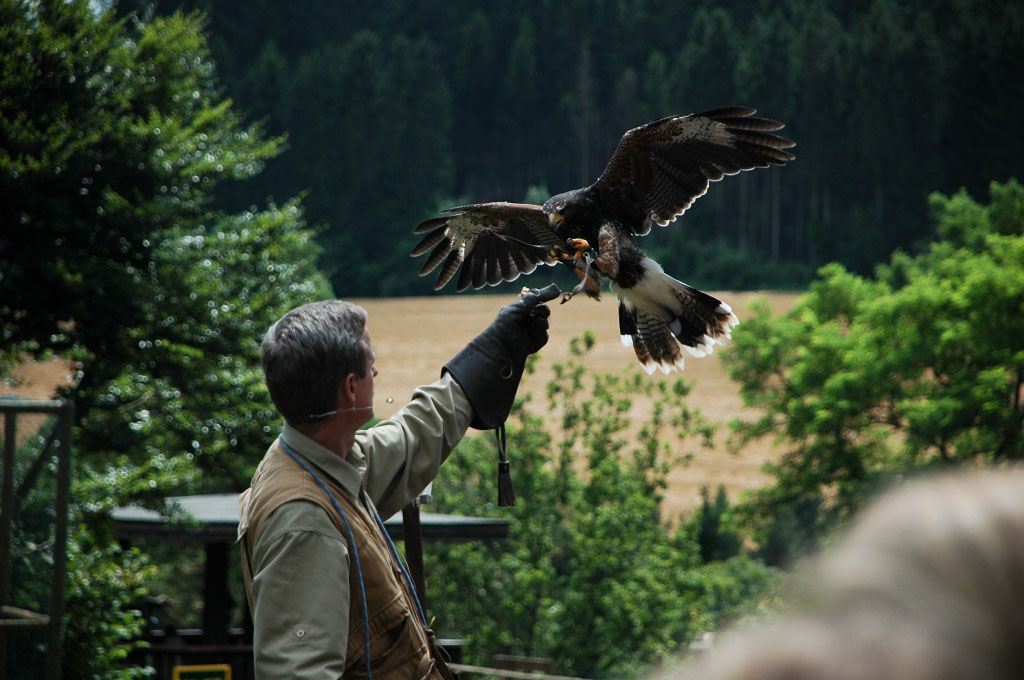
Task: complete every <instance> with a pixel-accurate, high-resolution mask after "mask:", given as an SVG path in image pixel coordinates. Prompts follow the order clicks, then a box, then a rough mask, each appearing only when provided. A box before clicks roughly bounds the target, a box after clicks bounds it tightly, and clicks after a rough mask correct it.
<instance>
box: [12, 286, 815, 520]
mask: <svg viewBox="0 0 1024 680" xmlns="http://www.w3.org/2000/svg"><path fill="white" fill-rule="evenodd" d="M716 295H717V296H718V297H719V298H721V299H723V300H725V301H726V302H728V303H729V304H730V305H731V306H732V307H733V309H734V310H736V313H737V314H738V315H739V317H740V319H741V321H742V319H743V318H746V317H749V316H751V314H752V312H751V310H750V308H749V305H750V302H751V301H752V300H755V299H760V300H763V301H764V302H766V303H767V304H768V305H769V306H770V307H771V308H772V309H773V310H774V311H775V313H781V312H784V311H786V310H788V309H789V308H790V307H792V305H793V303H794V301H795V300H796V297H797V294H795V293H771V292H767V293H753V292H741V293H716ZM512 299H513V298H512V297H511V296H496V295H465V296H461V295H460V296H443V297H424V298H393V299H365V300H354V302H357V303H358V304H360V305H362V306H363V307H365V308H366V309H367V311H368V312H369V315H370V317H369V321H368V324H369V328H370V334H371V336H372V338H373V344H374V348H375V350H376V352H377V357H378V362H377V365H378V368H379V369H380V375H379V376H378V377H377V381H376V386H375V391H376V395H375V404H374V409H375V411H376V414H377V416H378V417H382V418H384V417H387V416H389V415H391V414H392V413H394V412H395V411H396V410H397V409H398V408H400V407H401V406H402V404H404V403H405V401H406V400H407V399H408V398H409V396H410V395H411V394H412V391H413V389H415V387H416V386H417V385H421V384H423V383H427V382H431V381H433V380H434V379H435V378H437V376H438V375H439V374H440V370H441V366H442V365H443V364H444V362H445V361H447V360H448V359H449V358H451V357H452V355H454V354H455V353H456V352H457V351H459V350H460V349H461V348H462V346H463V345H464V344H465V343H466V342H468V341H469V340H470V339H471V338H472V337H473V336H474V335H476V334H477V333H478V332H479V331H480V330H482V329H483V328H484V327H486V326H487V324H489V323H490V322H491V320H492V319H493V318H494V315H495V313H497V310H498V308H500V307H501V306H502V305H503V304H507V303H508V302H510V301H511V300H512ZM550 306H551V309H552V314H551V340H550V342H549V343H548V345H547V346H546V347H545V348H544V349H543V350H541V358H540V361H539V363H538V370H537V373H536V374H534V375H529V376H526V378H525V380H524V381H523V385H522V387H521V388H520V391H521V392H522V391H529V392H532V393H533V395H534V400H533V402H532V404H531V408H532V409H534V410H535V411H536V412H537V413H538V414H539V415H544V416H546V417H547V418H549V421H550V424H551V425H552V426H553V425H555V424H556V422H557V420H556V419H557V414H555V415H552V414H547V413H545V412H544V408H545V401H546V400H545V399H544V396H543V395H544V387H545V385H546V384H547V382H548V381H549V380H550V379H551V378H552V368H551V367H552V364H554V363H555V362H557V361H563V360H565V359H567V358H568V356H569V339H570V338H572V337H574V336H578V335H580V334H582V333H583V331H585V330H591V331H593V332H594V334H595V336H596V338H597V343H596V345H595V346H594V348H593V350H592V351H591V352H590V353H589V354H588V359H587V361H588V364H589V365H590V366H591V367H592V368H593V369H594V370H597V371H602V372H603V371H619V370H621V369H622V368H624V367H626V366H631V365H634V364H635V363H636V358H635V356H634V355H633V350H632V349H628V348H624V347H623V346H622V344H621V342H620V341H619V331H618V315H617V313H616V306H615V298H614V297H613V296H611V295H608V294H606V295H605V296H604V298H603V299H602V301H601V302H593V301H591V300H589V299H586V298H583V297H582V296H581V297H579V298H577V299H575V300H573V301H572V302H570V303H569V304H566V305H559V304H558V302H557V301H555V302H553V303H552V304H551V305H550ZM68 373H69V371H68V369H67V367H66V364H64V363H63V362H61V361H59V360H51V361H45V362H39V363H36V364H25V365H22V366H19V367H18V368H17V369H16V371H15V377H17V378H18V379H20V384H15V383H10V382H7V383H0V397H3V396H11V395H18V396H23V397H30V398H48V397H50V396H52V395H53V391H54V389H55V388H56V386H57V385H59V384H64V383H66V382H67V381H68V380H70V376H69V375H68ZM660 375H661V374H660V373H656V374H655V377H657V376H660ZM683 375H684V377H685V378H686V379H687V380H689V381H690V382H691V383H693V391H692V392H691V394H690V396H689V398H688V399H689V404H690V405H691V406H692V407H695V408H697V409H699V410H700V411H701V413H703V414H704V416H705V417H706V418H708V419H709V420H711V421H713V422H718V423H726V422H728V421H729V420H730V419H732V418H735V417H737V416H743V415H747V416H749V415H751V414H750V413H749V412H747V411H745V410H744V409H743V408H742V404H741V401H740V396H739V392H738V389H737V386H736V385H735V384H734V383H732V382H731V381H729V379H728V378H726V376H725V374H724V372H723V370H722V366H721V363H720V359H719V355H718V354H714V355H712V356H710V357H706V358H704V359H696V358H692V357H689V356H687V360H686V370H685V371H684V373H683ZM388 397H391V398H393V400H394V401H393V402H392V403H387V401H386V400H387V398H388ZM642 407H643V406H642V405H639V406H638V407H637V408H642ZM24 425H25V426H27V425H29V424H28V423H27V422H26V423H25V424H24ZM25 426H23V427H22V428H19V429H20V434H21V435H22V436H24V435H25V433H27V432H31V431H34V429H35V428H33V427H25ZM552 429H554V428H552ZM721 430H722V431H721V432H720V434H719V437H718V438H717V442H716V446H715V448H714V449H710V450H708V449H698V450H697V451H695V454H696V455H695V458H694V460H693V461H692V462H691V463H690V464H689V465H687V466H683V467H679V468H676V469H675V470H673V471H672V472H671V473H670V475H669V480H668V481H669V488H668V490H667V493H666V499H665V505H666V507H665V510H666V517H669V518H671V517H673V516H675V515H677V514H678V513H679V512H680V511H682V510H686V509H689V508H691V507H693V505H694V504H695V503H696V502H697V501H698V500H699V493H700V488H701V486H703V485H707V486H709V487H710V488H711V489H712V490H714V489H716V488H717V487H718V485H719V484H723V485H725V488H726V490H727V491H728V492H729V493H730V495H734V494H736V493H738V492H740V491H742V490H745V489H751V488H756V487H757V486H760V485H761V484H762V483H763V482H764V480H765V478H764V475H763V474H762V473H761V470H760V468H761V465H762V464H763V463H764V462H765V461H766V460H770V459H771V458H772V457H773V456H775V455H777V452H776V451H775V449H774V448H773V447H772V446H771V442H758V443H755V444H752V445H751V446H748V447H746V448H745V449H744V450H742V451H740V452H739V453H738V454H730V453H728V451H726V448H725V428H724V427H723V428H721ZM19 438H20V437H19ZM511 453H512V457H513V460H514V456H515V453H514V452H511Z"/></svg>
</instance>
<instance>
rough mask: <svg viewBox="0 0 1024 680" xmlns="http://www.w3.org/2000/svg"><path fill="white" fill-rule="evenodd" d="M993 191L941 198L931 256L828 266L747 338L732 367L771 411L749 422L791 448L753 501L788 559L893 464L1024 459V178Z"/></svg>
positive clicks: (746, 328)
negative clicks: (862, 266) (870, 270)
mask: <svg viewBox="0 0 1024 680" xmlns="http://www.w3.org/2000/svg"><path fill="white" fill-rule="evenodd" d="M990 192H991V201H990V202H989V203H988V204H987V205H980V204H978V203H976V202H975V201H974V200H973V199H972V198H971V197H970V196H969V194H968V193H967V192H966V191H962V190H961V191H959V192H957V193H956V194H954V195H952V196H944V195H941V194H935V195H933V196H932V197H931V201H930V203H931V208H932V211H933V214H934V216H935V219H936V222H937V228H938V236H939V239H940V240H938V241H936V242H935V243H933V244H932V245H931V247H930V248H929V249H928V250H927V251H926V252H924V253H922V254H920V255H918V256H916V257H911V256H909V255H907V254H905V253H902V252H897V253H896V254H895V255H893V257H892V259H891V261H890V263H889V264H888V265H885V266H881V267H879V268H878V271H877V274H876V276H875V277H874V278H865V277H861V276H857V275H855V274H852V273H850V272H849V271H847V270H846V269H844V268H843V267H842V266H841V265H838V264H833V265H829V266H827V267H824V268H823V269H822V270H821V272H820V273H819V276H818V279H817V280H816V281H815V282H814V283H813V284H812V285H811V288H810V291H809V292H808V293H807V294H806V295H805V296H804V297H803V298H801V300H800V302H799V303H798V304H797V305H796V307H795V308H794V309H793V310H792V311H791V312H789V313H788V314H786V315H785V316H783V317H774V318H773V317H771V316H770V315H768V314H767V313H765V312H762V313H761V314H760V315H759V316H758V317H757V318H754V319H750V320H748V321H745V322H744V324H743V325H742V326H740V328H739V330H738V332H737V333H736V334H735V343H734V345H733V347H732V348H730V350H729V351H728V353H727V355H726V357H727V366H728V367H729V371H730V373H731V376H732V377H733V378H734V379H735V380H737V381H739V383H740V385H741V387H742V391H743V395H744V398H745V401H746V402H747V403H748V404H749V405H751V406H756V407H758V408H759V409H761V410H762V412H763V413H764V415H763V416H762V417H761V418H759V419H757V420H756V421H753V422H747V423H740V424H739V434H740V435H741V438H749V437H757V436H762V435H766V434H770V433H773V434H774V435H775V436H777V437H778V438H779V439H781V440H782V441H783V442H785V443H786V444H787V445H788V451H787V452H786V454H785V455H784V456H783V457H782V458H781V459H780V460H779V461H778V462H777V463H774V464H772V465H770V466H769V469H770V471H771V472H772V474H773V476H774V478H775V480H774V483H773V484H772V485H771V486H769V487H767V488H765V489H763V490H761V491H759V492H757V493H756V494H755V495H754V497H753V499H752V500H751V501H750V504H749V507H748V511H749V513H750V516H751V518H752V519H753V520H754V521H755V525H754V526H756V527H760V531H761V536H760V537H761V539H762V541H763V542H765V543H766V544H771V545H774V546H775V547H774V548H773V551H774V552H773V559H783V558H784V557H785V555H786V554H787V553H791V552H792V549H794V548H799V547H801V544H806V543H808V542H811V541H813V540H814V538H815V536H816V535H820V534H821V532H822V531H824V530H825V529H827V528H829V527H831V526H834V525H835V523H836V522H838V521H841V520H843V519H844V518H846V517H847V516H848V515H849V513H850V512H851V511H852V510H854V509H856V508H857V507H859V506H860V505H861V504H862V502H863V499H864V498H865V497H866V496H867V495H868V494H870V493H871V492H873V491H875V490H876V487H877V485H878V484H880V483H883V482H885V481H887V480H888V479H890V478H892V476H893V475H898V474H901V473H906V472H910V471H914V470H919V469H922V468H928V467H931V466H936V465H953V464H976V463H1000V462H1006V461H1018V460H1020V459H1021V458H1024V403H1022V396H1024V187H1022V185H1021V184H1020V183H1019V182H1017V181H1015V180H1011V181H1009V182H1007V183H1005V184H1000V183H993V184H992V185H991V188H990ZM798 515H799V516H798ZM797 519H798V520H799V521H794V520H797ZM780 521H781V522H782V523H783V524H786V523H788V524H789V525H790V526H791V528H792V529H794V530H796V533H795V534H793V535H791V539H793V540H791V541H790V543H791V545H789V546H779V545H778V541H779V539H780V533H785V532H779V528H780V527H779V526H778V524H779V522H780ZM772 532H775V535H774V536H772V535H771V534H772Z"/></svg>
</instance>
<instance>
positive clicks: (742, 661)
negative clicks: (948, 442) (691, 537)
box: [684, 470, 1024, 680]
mask: <svg viewBox="0 0 1024 680" xmlns="http://www.w3.org/2000/svg"><path fill="white" fill-rule="evenodd" d="M796 578H798V579H799V580H798V581H797V584H796V585H797V588H798V589H799V590H798V595H797V598H796V599H797V600H799V602H798V604H797V608H796V609H795V610H794V611H792V612H791V613H789V614H787V615H784V616H782V617H780V618H779V619H778V620H776V621H775V622H774V623H771V624H768V625H764V626H762V627H759V628H752V629H746V630H740V631H737V632H734V633H727V634H725V635H724V636H722V638H720V639H721V644H719V645H717V646H716V648H715V649H714V650H713V651H712V652H710V653H709V655H708V656H707V657H706V658H704V659H701V661H700V662H699V663H697V664H695V665H693V666H692V667H690V668H688V669H687V672H686V673H685V674H684V677H693V678H704V679H708V680H725V679H730V680H748V679H750V680H752V679H754V678H757V679H758V680H776V679H778V680H781V679H783V678H786V679H788V680H801V679H803V678H808V679H810V678H828V679H830V680H867V679H875V678H900V679H901V680H926V679H927V680H934V679H940V678H941V679H946V678H949V679H950V680H952V679H954V678H963V679H968V678H971V679H973V678H987V679H998V678H1024V470H998V471H995V470H993V471H986V472H963V473H953V474H948V473H947V474H943V475H941V476H935V477H930V478H925V479H922V480H918V481H915V482H911V483H909V484H907V485H905V486H903V487H900V488H898V489H896V490H893V491H891V492H889V493H888V494H886V495H885V496H883V497H882V498H881V499H880V500H879V501H878V502H876V503H875V504H874V505H873V506H871V507H870V508H869V509H868V510H867V511H866V512H865V513H864V514H863V515H861V516H860V518H859V519H858V521H857V522H856V523H855V524H854V525H853V527H852V528H851V530H850V532H849V533H848V534H847V535H846V536H845V537H844V538H843V539H842V540H841V541H840V542H839V543H838V544H837V545H835V546H834V548H833V549H831V550H830V551H828V552H827V553H825V554H824V555H823V556H821V557H820V558H819V559H818V560H816V561H815V562H814V563H813V564H812V565H810V566H809V567H808V568H807V569H805V570H804V572H803V573H802V574H800V575H799V576H797V577H796Z"/></svg>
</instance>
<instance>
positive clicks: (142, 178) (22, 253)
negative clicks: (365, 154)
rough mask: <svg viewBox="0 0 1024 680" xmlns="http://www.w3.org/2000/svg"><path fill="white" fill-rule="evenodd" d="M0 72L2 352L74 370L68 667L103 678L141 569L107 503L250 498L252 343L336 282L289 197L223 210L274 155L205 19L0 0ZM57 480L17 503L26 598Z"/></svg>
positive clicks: (266, 420) (260, 407)
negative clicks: (229, 90)
mask: <svg viewBox="0 0 1024 680" xmlns="http://www.w3.org/2000/svg"><path fill="white" fill-rule="evenodd" d="M0 73H2V78H0V224H2V225H3V229H2V231H0V339H2V348H0V353H2V354H3V357H4V363H5V364H9V363H10V362H13V361H16V360H20V359H22V358H25V357H38V356H45V355H46V354H48V353H57V354H60V355H61V356H64V357H66V358H68V359H70V360H72V361H73V362H74V365H75V367H76V369H77V380H76V382H75V384H74V385H72V386H71V387H69V388H68V389H67V391H66V393H65V395H64V396H66V397H67V398H70V399H72V400H73V401H74V403H75V409H76V415H77V419H76V420H77V422H76V426H77V427H76V428H75V450H76V470H75V489H74V493H73V497H74V499H75V504H74V508H73V517H74V520H73V522H74V525H76V526H77V528H76V529H75V530H74V531H73V532H72V538H71V545H70V548H69V552H70V556H71V561H70V564H69V610H68V629H67V650H66V651H67V653H66V656H65V676H66V677H113V676H114V670H113V669H112V667H111V664H114V663H116V662H119V660H120V659H121V658H122V657H123V656H124V653H123V647H122V645H123V643H124V640H125V639H126V638H127V637H129V636H130V635H131V633H132V632H133V631H134V630H135V628H134V622H133V619H132V615H131V614H130V613H126V612H128V611H129V610H126V609H124V608H123V607H122V606H121V605H124V606H125V607H127V605H128V603H129V602H131V601H132V600H133V598H134V597H135V596H136V595H137V594H138V593H137V592H136V588H142V587H143V586H144V584H145V583H146V582H147V579H148V576H147V574H150V570H148V568H145V567H144V566H143V564H144V561H143V560H142V559H141V558H138V557H137V556H135V555H134V553H131V552H124V551H121V550H119V549H118V548H117V547H116V546H113V545H112V544H111V540H112V537H111V536H110V535H109V533H108V532H106V531H105V530H104V526H103V523H102V521H101V520H102V515H101V514H98V513H97V511H100V510H104V509H108V508H109V507H110V506H111V505H113V504H120V503H125V502H127V501H129V500H134V501H139V500H146V499H154V500H155V499H162V498H163V497H164V496H166V495H172V494H174V493H184V492H190V491H199V490H219V491H227V490H232V489H234V490H240V489H242V488H244V487H245V486H246V485H247V484H248V478H249V474H250V473H251V469H252V467H253V465H254V464H255V462H256V461H258V460H259V457H260V455H261V453H262V451H263V449H264V447H265V440H266V436H267V431H268V430H270V429H271V428H276V422H275V421H276V417H275V415H274V411H273V407H272V406H271V404H270V401H269V398H268V396H267V394H266V391H265V389H264V388H263V387H262V381H261V373H260V371H259V363H258V349H259V341H260V338H261V336H262V333H263V331H264V330H265V329H266V328H267V327H268V326H269V325H270V323H272V322H273V320H275V319H276V318H277V317H278V316H280V315H281V314H282V313H283V312H284V311H286V310H287V309H289V308H290V307H292V306H294V305H296V304H299V303H301V302H305V301H308V300H310V299H313V298H319V297H324V296H327V295H329V294H330V291H329V288H328V286H327V283H326V280H325V279H324V278H323V277H322V276H321V275H320V274H319V272H318V271H317V270H316V268H315V259H316V256H317V254H318V252H319V249H318V247H317V246H316V245H315V243H314V242H313V241H312V232H311V231H310V230H309V229H307V228H306V227H305V225H304V223H303V218H302V212H301V207H300V205H299V203H298V202H296V201H289V202H287V203H284V204H282V205H275V204H273V203H271V204H268V205H266V206H265V207H262V208H258V207H256V206H255V205H253V206H252V207H250V208H248V209H246V210H244V211H241V212H238V213H236V214H226V213H224V212H223V211H221V210H220V209H218V208H217V207H216V206H215V204H214V203H215V201H214V197H215V192H216V190H217V189H218V187H219V186H221V185H222V183H223V182H225V181H231V180H238V179H244V178H247V177H250V176H252V175H254V174H255V173H257V172H258V171H259V170H260V168H261V167H262V166H263V163H264V162H265V161H266V160H267V159H268V158H270V157H272V156H274V155H275V154H276V153H278V152H279V151H280V148H281V147H280V141H279V140H277V139H274V138H267V137H265V136H264V135H263V134H262V132H261V131H260V128H259V127H258V126H254V125H250V124H246V123H243V121H242V120H241V117H240V116H239V115H238V114H237V113H235V112H234V110H233V108H232V107H231V103H230V102H229V101H226V100H223V99H222V98H221V97H220V96H219V95H218V86H217V82H216V80H215V75H214V71H213V65H212V62H211V61H210V60H209V55H208V50H207V46H206V39H205V37H204V35H203V33H202V26H201V21H200V19H199V17H198V16H181V15H175V16H172V17H168V18H162V19H155V20H153V21H152V22H150V23H147V24H142V23H138V22H135V21H129V20H117V19H116V18H115V17H114V16H113V14H112V13H111V12H98V11H97V10H96V8H95V7H94V6H93V3H90V2H87V1H82V2H59V3H50V2H32V1H29V0H21V1H16V0H0ZM255 202H256V201H253V203H255ZM260 202H262V201H260ZM34 457H35V454H34V452H33V451H26V452H24V453H23V454H22V455H20V456H19V465H18V473H19V474H18V476H19V477H21V476H22V475H24V474H25V472H24V471H25V470H26V469H27V468H28V467H29V466H30V465H31V461H32V459H33V458H34ZM50 485H52V478H49V477H47V476H46V475H42V476H41V477H40V482H39V484H38V485H37V488H36V489H35V490H34V491H33V492H31V493H27V494H26V495H25V496H23V500H24V502H25V505H24V508H25V513H24V515H23V517H22V519H23V520H24V523H23V525H20V528H19V531H21V530H23V531H26V532H28V533H23V534H19V540H20V542H19V546H20V548H21V549H22V552H20V553H19V554H18V559H19V569H21V570H22V571H21V573H22V574H23V575H26V576H25V578H23V579H20V580H15V583H16V584H18V586H19V588H21V589H22V590H21V591H20V592H18V593H15V594H14V600H13V601H15V602H18V601H19V600H25V601H34V600H37V599H38V598H37V597H36V596H35V595H34V594H33V593H34V592H35V589H36V584H35V583H34V579H37V578H40V579H43V578H47V575H48V574H49V571H50V569H49V568H48V567H47V566H46V559H47V557H46V555H48V554H49V551H48V541H49V539H48V538H47V537H46V533H45V531H43V529H40V528H38V527H37V529H38V531H42V532H43V533H41V534H39V535H37V534H35V533H32V531H30V528H31V527H32V526H35V525H36V524H39V523H40V522H41V523H42V525H41V526H43V527H47V526H50V525H49V524H48V523H47V522H45V518H46V517H47V513H51V512H52V507H51V506H52V486H50ZM43 601H44V602H45V599H44V600H43ZM82 612H91V615H88V616H86V615H83V614H82ZM119 650H120V651H119ZM8 659H9V661H10V662H11V663H17V662H18V660H16V659H13V658H12V657H10V656H9V657H8ZM21 659H23V660H26V663H27V662H28V661H27V657H21ZM126 672H127V671H126Z"/></svg>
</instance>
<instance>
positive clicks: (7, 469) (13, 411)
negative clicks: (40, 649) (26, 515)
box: [0, 398, 74, 680]
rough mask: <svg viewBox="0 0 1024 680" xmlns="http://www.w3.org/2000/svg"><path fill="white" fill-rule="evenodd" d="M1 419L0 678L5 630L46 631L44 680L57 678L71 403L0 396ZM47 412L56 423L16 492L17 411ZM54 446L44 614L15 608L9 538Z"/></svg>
mask: <svg viewBox="0 0 1024 680" xmlns="http://www.w3.org/2000/svg"><path fill="white" fill-rule="evenodd" d="M0 413H3V417H4V443H3V468H2V469H3V473H2V474H3V477H2V478H0V677H2V676H3V674H4V669H5V668H6V663H7V638H8V635H9V634H26V633H45V634H46V657H45V659H46V661H45V664H46V669H45V676H44V677H46V678H47V680H55V679H56V678H59V677H60V662H61V652H62V646H63V640H64V587H65V575H66V570H65V565H66V562H67V535H68V502H69V500H70V489H71V425H72V421H73V420H74V407H73V405H72V404H71V403H70V402H66V401H60V400H56V401H51V400H39V399H17V398H14V399H11V398H4V399H0ZM26 413H36V414H48V415H54V416H56V417H57V418H58V421H57V425H56V427H54V428H53V430H52V432H51V433H50V436H49V439H48V440H47V442H46V443H45V444H44V445H43V447H42V449H41V450H40V452H39V454H38V456H37V457H36V458H35V460H33V462H32V463H31V464H30V465H29V467H28V472H27V473H26V475H25V477H24V478H23V479H22V480H21V483H20V484H19V486H18V489H17V491H15V488H14V467H15V466H14V463H15V461H14V457H15V452H16V448H17V421H18V415H20V414H26ZM55 443H57V444H58V452H57V480H56V498H55V500H54V504H55V508H54V529H53V572H52V573H51V575H50V603H49V609H48V611H47V613H46V614H42V613H39V612H33V611H28V610H26V609H22V608H20V607H16V606H14V604H13V603H12V602H10V597H11V539H12V536H13V534H14V522H15V519H16V517H17V514H18V513H17V506H18V503H20V501H21V499H23V498H24V497H25V495H26V494H27V493H28V491H29V490H30V489H31V487H32V486H33V485H34V484H35V481H36V479H37V478H38V475H39V474H40V472H41V471H42V470H43V469H45V468H46V466H47V464H48V463H49V462H50V461H51V459H52V449H53V447H54V444H55Z"/></svg>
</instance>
